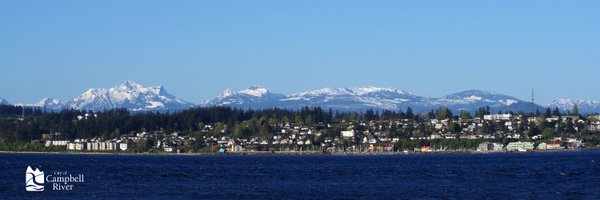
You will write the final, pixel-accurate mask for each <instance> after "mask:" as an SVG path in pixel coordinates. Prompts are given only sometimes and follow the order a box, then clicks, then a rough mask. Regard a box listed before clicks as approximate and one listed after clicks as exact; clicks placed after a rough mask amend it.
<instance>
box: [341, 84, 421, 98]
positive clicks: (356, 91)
mask: <svg viewBox="0 0 600 200" xmlns="http://www.w3.org/2000/svg"><path fill="white" fill-rule="evenodd" d="M351 90H352V91H353V92H354V94H356V95H361V96H362V95H366V94H370V93H377V92H390V93H398V94H409V93H408V92H406V91H404V90H400V89H397V88H379V87H373V86H366V87H359V88H352V89H351Z"/></svg>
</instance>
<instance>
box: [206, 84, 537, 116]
mask: <svg viewBox="0 0 600 200" xmlns="http://www.w3.org/2000/svg"><path fill="white" fill-rule="evenodd" d="M200 105H201V106H231V107H239V108H254V109H260V108H272V107H278V108H286V109H298V108H301V107H304V106H320V107H323V108H332V109H334V110H340V111H365V110H368V109H373V110H400V109H401V110H406V109H407V108H408V107H411V109H413V110H414V111H415V112H427V111H430V110H434V109H437V108H439V107H447V108H449V109H451V110H453V111H456V112H460V111H461V110H465V111H475V110H476V109H478V108H480V107H485V106H489V107H490V110H492V111H505V110H512V111H520V110H523V111H533V110H535V109H540V110H541V109H543V107H542V106H539V105H536V104H532V103H530V102H525V101H522V100H519V99H517V98H515V97H511V96H507V95H502V94H497V93H492V92H485V91H480V90H469V91H464V92H459V93H455V94H450V95H447V96H444V97H441V98H429V97H422V96H417V95H414V94H412V93H410V92H407V91H404V90H401V89H397V88H378V87H358V88H323V89H319V90H313V91H306V92H299V93H295V94H290V95H284V94H277V93H271V92H269V90H268V89H267V88H265V87H261V86H252V87H250V88H248V89H245V90H240V91H236V90H232V89H229V90H226V91H225V92H223V93H222V94H221V95H219V96H218V97H217V98H214V99H212V100H209V101H207V102H204V103H202V104H200Z"/></svg>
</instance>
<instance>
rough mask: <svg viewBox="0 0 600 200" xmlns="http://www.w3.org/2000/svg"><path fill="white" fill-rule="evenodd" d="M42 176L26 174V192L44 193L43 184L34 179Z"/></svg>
mask: <svg viewBox="0 0 600 200" xmlns="http://www.w3.org/2000/svg"><path fill="white" fill-rule="evenodd" d="M42 175H43V174H37V175H36V174H34V173H31V172H28V173H27V175H26V176H27V177H29V178H28V179H27V181H26V182H25V184H26V189H27V191H44V183H40V182H38V181H36V178H37V177H38V176H42ZM42 177H43V176H42ZM42 180H43V179H42Z"/></svg>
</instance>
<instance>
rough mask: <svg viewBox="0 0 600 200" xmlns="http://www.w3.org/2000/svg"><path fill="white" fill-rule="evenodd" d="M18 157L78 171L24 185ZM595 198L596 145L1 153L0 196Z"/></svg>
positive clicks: (49, 168) (599, 187) (599, 178)
mask: <svg viewBox="0 0 600 200" xmlns="http://www.w3.org/2000/svg"><path fill="white" fill-rule="evenodd" d="M27 166H32V167H33V168H34V169H35V168H39V169H40V170H42V171H44V173H45V175H46V176H47V175H49V174H52V173H54V172H57V171H58V172H64V171H67V172H68V173H70V174H73V176H75V175H78V174H83V175H84V176H85V178H84V182H83V183H74V184H73V185H74V186H73V190H72V191H55V190H52V183H48V182H46V183H45V184H44V186H45V190H44V191H43V192H26V191H25V171H26V169H27ZM23 198H38V199H46V198H68V199H69V198H70V199H74V198H75V199H80V198H99V199H106V198H127V199H130V198H143V199H147V198H158V199H181V198H186V199H265V198H266V199H415V198H418V199H432V198H434V199H435V198H456V199H600V152H598V151H583V152H556V153H512V154H511V153H506V154H451V155H394V156H330V155H310V156H161V155H65V154H0V199H23Z"/></svg>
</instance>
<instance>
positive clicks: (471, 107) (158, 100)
mask: <svg viewBox="0 0 600 200" xmlns="http://www.w3.org/2000/svg"><path fill="white" fill-rule="evenodd" d="M0 104H9V103H8V101H7V100H6V99H2V98H0ZM17 105H22V104H17ZM25 105H26V106H35V107H41V108H44V109H46V110H61V109H64V108H70V109H78V110H106V109H112V108H126V109H128V110H130V111H134V112H137V111H178V110H182V109H187V108H192V107H195V106H200V107H206V106H230V107H236V108H252V109H264V108H275V107H277V108H283V109H299V108H302V107H305V106H320V107H323V108H332V109H335V110H340V111H365V110H368V109H373V110H406V109H407V108H408V107H410V108H412V109H413V110H414V111H415V112H428V111H430V110H435V109H437V108H439V107H447V108H449V109H450V110H452V111H453V112H460V111H463V110H464V111H470V112H474V111H476V110H477V109H478V108H480V107H486V106H487V107H490V109H491V110H492V112H498V111H507V110H511V111H525V112H534V111H536V110H540V111H543V110H545V109H546V108H547V107H549V108H554V107H557V108H559V109H560V110H561V112H569V111H571V110H572V108H573V106H574V105H578V106H579V112H580V113H584V114H585V113H598V112H600V101H594V100H573V99H556V100H552V101H551V102H550V103H548V104H547V105H545V106H541V105H537V104H533V103H531V102H527V101H523V100H520V99H518V98H516V97H512V96H508V95H504V94H499V93H495V92H488V91H483V90H465V91H461V92H457V93H452V94H449V95H445V96H442V97H424V96H419V95H415V94H413V93H411V92H409V91H406V90H402V89H399V88H392V87H374V86H364V87H349V88H332V87H325V88H321V89H316V90H308V91H301V92H296V93H292V94H280V93H274V92H271V91H270V90H269V89H268V88H266V87H264V86H259V85H252V86H251V87H249V88H246V89H242V90H237V89H226V90H224V91H223V92H222V93H221V94H219V95H218V96H217V97H215V98H213V99H209V100H206V101H204V102H202V103H200V104H193V103H190V102H187V101H184V100H182V99H180V98H178V97H176V96H174V95H172V94H170V93H168V92H167V91H166V90H165V88H164V87H163V86H162V85H161V86H150V87H144V86H142V85H140V84H138V83H136V82H133V81H125V82H123V83H121V84H120V85H117V86H114V87H111V88H90V89H88V90H86V91H85V92H83V93H82V94H80V95H78V96H76V97H74V98H73V99H71V100H67V101H61V100H59V99H53V98H44V99H42V100H40V101H38V102H36V103H34V104H25Z"/></svg>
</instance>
